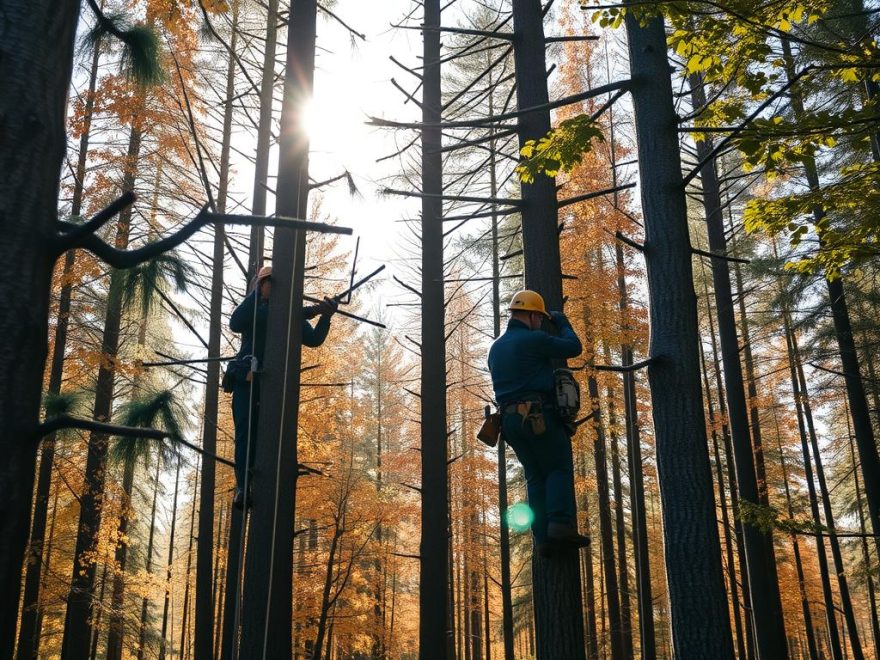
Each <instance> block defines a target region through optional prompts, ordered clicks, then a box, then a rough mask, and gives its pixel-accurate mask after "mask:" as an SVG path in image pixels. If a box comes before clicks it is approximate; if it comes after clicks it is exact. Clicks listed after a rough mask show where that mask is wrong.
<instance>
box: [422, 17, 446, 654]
mask: <svg viewBox="0 0 880 660" xmlns="http://www.w3.org/2000/svg"><path fill="white" fill-rule="evenodd" d="M423 8H424V19H423V20H424V24H425V25H426V26H429V27H439V26H440V0H426V1H425V2H424V3H423ZM423 39H424V47H423V58H424V59H423V65H424V70H423V72H422V75H423V77H422V90H423V91H422V121H423V122H424V123H425V124H426V125H427V126H426V127H425V128H424V129H423V130H422V139H421V142H422V190H421V192H422V193H423V194H424V195H425V196H424V197H423V198H422V283H421V284H422V328H421V330H422V332H421V343H422V351H421V361H422V372H421V388H420V391H421V397H420V401H421V457H422V467H421V470H422V520H421V539H420V546H419V555H420V561H419V648H420V649H421V653H422V654H423V655H422V657H428V656H427V654H428V653H430V654H431V655H432V657H436V658H446V657H448V654H449V651H450V649H451V648H454V647H453V646H450V645H451V644H453V643H454V642H453V640H452V639H450V638H449V637H448V630H449V626H450V625H451V624H452V620H451V619H449V617H448V614H447V603H448V600H449V596H450V593H449V588H450V584H449V578H448V572H449V560H450V553H449V546H448V542H447V541H448V536H449V532H450V530H449V520H448V515H449V499H448V498H449V496H448V490H447V488H448V479H449V477H448V466H447V463H446V461H447V453H448V450H447V424H446V339H445V325H444V316H445V315H444V311H445V308H444V302H445V300H444V286H443V280H444V272H443V224H442V222H441V220H442V217H443V203H442V201H441V200H440V198H439V195H441V194H442V192H443V160H442V154H441V153H440V148H441V145H442V135H441V130H440V127H439V123H440V121H441V119H442V113H441V107H442V100H441V95H440V94H441V82H440V32H439V30H427V31H425V32H424V33H423Z"/></svg>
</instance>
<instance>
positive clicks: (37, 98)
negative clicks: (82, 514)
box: [0, 0, 88, 658]
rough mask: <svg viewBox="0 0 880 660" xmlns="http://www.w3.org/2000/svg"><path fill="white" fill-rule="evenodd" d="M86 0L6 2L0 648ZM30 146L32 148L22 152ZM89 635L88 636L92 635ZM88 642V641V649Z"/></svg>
mask: <svg viewBox="0 0 880 660" xmlns="http://www.w3.org/2000/svg"><path fill="white" fill-rule="evenodd" d="M79 4H80V3H79V2H76V1H73V0H62V1H61V2H48V1H46V0H37V1H34V0H9V1H7V2H4V4H3V13H4V16H5V18H4V28H3V44H4V46H3V56H2V57H0V79H2V80H3V95H2V97H0V117H2V120H0V123H2V133H3V135H4V140H3V149H2V150H0V172H3V176H2V177H0V200H2V201H0V226H2V227H3V241H2V245H0V263H2V264H3V269H4V270H3V273H4V275H3V277H0V298H2V299H3V300H4V301H7V303H6V304H5V306H4V309H3V312H2V314H0V336H2V337H3V342H2V345H0V370H2V373H3V374H4V375H5V378H4V379H3V385H2V386H0V417H2V419H3V420H5V423H4V424H3V425H2V428H0V452H2V455H3V461H2V466H0V495H2V497H3V502H4V503H5V504H4V507H3V511H2V512H0V593H3V598H2V599H0V657H7V658H8V657H12V654H13V647H14V644H15V629H16V625H17V623H18V606H19V596H20V593H21V582H22V579H21V577H22V559H23V557H24V553H25V547H26V545H27V540H28V529H29V526H30V515H31V500H32V498H33V495H34V473H35V464H36V457H37V442H36V438H34V429H35V427H36V425H37V424H38V420H39V414H40V394H41V391H42V388H43V377H44V365H45V361H46V354H47V344H48V341H47V339H48V330H47V326H48V319H49V291H50V285H51V278H52V270H53V265H54V261H55V255H53V254H51V250H52V248H51V245H52V244H51V239H52V237H53V236H54V232H55V218H57V210H58V209H57V204H58V190H59V180H60V173H61V164H62V162H63V159H64V154H65V149H66V147H67V143H66V139H65V118H66V117H65V112H66V106H67V93H68V89H69V86H70V75H71V70H72V67H73V46H74V38H75V32H76V26H77V19H78V15H79ZM24 154H27V157H25V156H24ZM87 643H88V642H87ZM87 652H88V648H86V653H87Z"/></svg>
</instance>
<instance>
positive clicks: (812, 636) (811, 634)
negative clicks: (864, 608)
mask: <svg viewBox="0 0 880 660" xmlns="http://www.w3.org/2000/svg"><path fill="white" fill-rule="evenodd" d="M740 290H741V289H740ZM773 418H774V420H775V421H776V442H777V447H778V449H779V462H780V464H781V465H782V484H783V485H784V486H785V504H786V507H787V509H788V517H789V518H793V517H794V507H793V506H792V504H791V489H790V488H789V487H788V471H787V470H786V467H785V452H784V451H783V450H782V437H781V433H780V431H779V420H778V419H777V417H776V410H775V409H774V411H773ZM791 547H792V550H793V551H794V566H795V570H796V571H797V579H798V592H799V593H800V597H801V612H802V613H803V616H804V631H805V632H806V634H807V649H808V652H809V654H810V660H818V658H819V652H818V651H817V649H816V631H815V630H814V629H813V616H812V614H810V602H809V599H808V598H807V588H806V580H805V578H804V566H803V562H802V561H801V549H800V543H799V542H798V537H797V534H795V533H793V532H792V534H791Z"/></svg>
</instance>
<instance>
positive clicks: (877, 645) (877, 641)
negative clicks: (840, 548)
mask: <svg viewBox="0 0 880 660" xmlns="http://www.w3.org/2000/svg"><path fill="white" fill-rule="evenodd" d="M847 435H848V440H849V455H850V461H851V463H852V474H853V479H854V481H855V487H856V508H857V509H858V512H859V531H860V532H861V534H862V539H861V546H862V561H864V562H865V569H866V575H865V581H866V582H867V585H868V602H869V603H870V604H871V611H870V612H869V616H870V618H871V632H872V634H873V637H874V657H876V658H880V625H878V622H877V595H876V591H875V589H874V576H873V575H872V574H871V571H870V566H871V556H870V553H869V552H868V538H867V534H866V532H865V513H864V511H862V493H861V489H860V488H859V473H858V470H857V467H858V466H857V465H856V452H855V448H854V445H853V440H852V429H850V427H849V423H847Z"/></svg>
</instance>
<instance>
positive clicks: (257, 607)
mask: <svg viewBox="0 0 880 660" xmlns="http://www.w3.org/2000/svg"><path fill="white" fill-rule="evenodd" d="M316 19H317V4H316V2H315V0H294V1H293V2H292V3H291V6H290V24H289V27H288V33H287V39H288V41H287V68H286V71H285V77H284V103H283V104H282V111H281V135H280V149H279V159H278V192H277V197H276V213H277V214H278V215H280V216H287V217H295V218H305V217H306V216H307V211H308V194H309V145H308V138H307V136H306V134H305V132H304V130H303V127H302V119H301V112H302V109H303V108H304V106H305V104H306V103H307V102H308V100H309V99H310V98H311V95H312V89H313V81H314V73H315V36H316V35H315V33H316V28H317V26H316ZM305 241H306V237H305V232H302V231H294V230H292V229H283V228H278V229H277V230H276V231H275V237H274V246H273V262H274V268H273V273H272V274H273V283H272V296H271V298H270V299H269V318H268V322H267V328H266V350H265V355H266V356H267V358H268V361H267V362H266V363H265V364H263V365H260V369H261V371H262V373H261V374H259V376H258V377H259V378H260V379H261V400H260V418H259V421H258V428H257V447H258V448H259V449H258V451H257V452H256V458H255V463H254V485H253V498H254V506H253V510H252V512H251V515H250V518H251V522H250V529H249V535H248V552H247V558H246V562H247V565H246V567H245V582H244V599H243V606H242V616H241V626H242V628H241V648H240V657H241V658H243V659H245V660H250V659H251V658H263V657H269V658H288V657H291V653H292V644H291V642H292V629H291V623H292V617H293V612H292V604H293V520H294V514H295V510H296V483H297V476H298V471H297V419H298V416H299V392H300V366H301V356H302V296H303V269H304V264H305V253H306V249H305V248H306V243H305Z"/></svg>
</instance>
